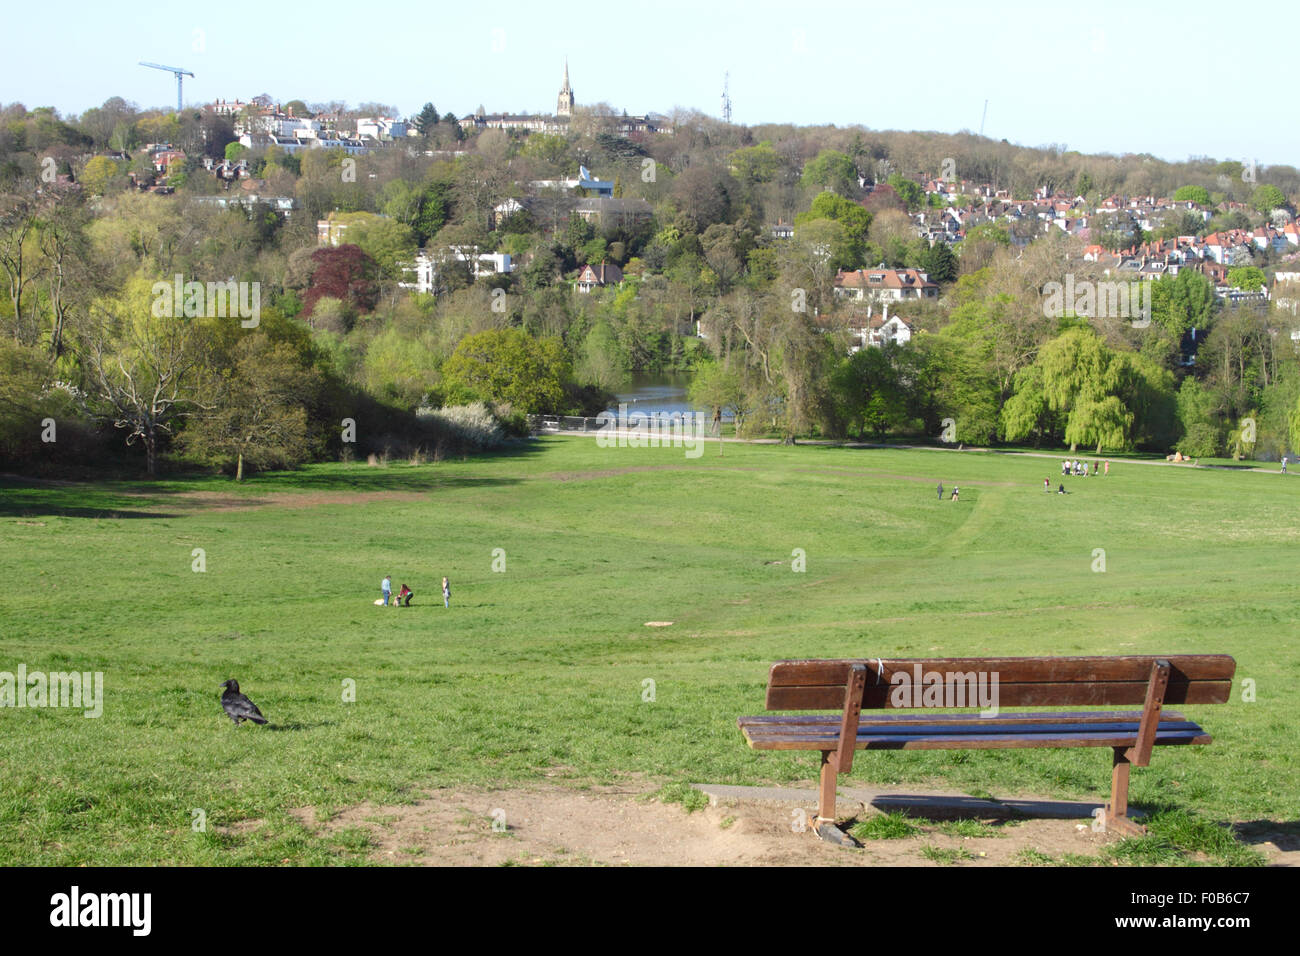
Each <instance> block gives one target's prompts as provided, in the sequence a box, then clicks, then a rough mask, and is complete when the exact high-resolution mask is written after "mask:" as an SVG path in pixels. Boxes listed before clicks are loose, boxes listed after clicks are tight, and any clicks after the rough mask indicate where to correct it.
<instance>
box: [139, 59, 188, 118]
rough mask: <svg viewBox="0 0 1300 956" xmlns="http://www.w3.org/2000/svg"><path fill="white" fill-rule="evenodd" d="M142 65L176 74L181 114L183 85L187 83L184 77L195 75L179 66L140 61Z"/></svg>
mask: <svg viewBox="0 0 1300 956" xmlns="http://www.w3.org/2000/svg"><path fill="white" fill-rule="evenodd" d="M140 65H141V66H147V67H149V68H150V69H151V70H166V71H167V72H168V73H175V74H176V112H177V113H179V112H180V111H181V84H183V83H184V82H185V81H184V80H183V79H182V77H186V76H193V75H194V74H193V73H191V72H190V71H189V70H182V69H181V68H180V67H179V66H163V65H162V64H161V63H146V62H144V60H141V61H140Z"/></svg>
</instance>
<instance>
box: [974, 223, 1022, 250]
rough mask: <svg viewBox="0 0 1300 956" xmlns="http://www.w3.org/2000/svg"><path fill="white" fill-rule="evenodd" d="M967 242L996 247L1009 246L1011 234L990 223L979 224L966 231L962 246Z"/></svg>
mask: <svg viewBox="0 0 1300 956" xmlns="http://www.w3.org/2000/svg"><path fill="white" fill-rule="evenodd" d="M969 242H991V243H993V244H994V245H998V246H1009V245H1011V233H1009V232H1007V230H1006V229H1004V228H1002V227H1001V226H999V225H997V224H996V223H992V222H981V223H979V224H978V225H975V226H971V227H970V228H969V229H967V230H966V238H965V240H964V241H963V244H965V243H969Z"/></svg>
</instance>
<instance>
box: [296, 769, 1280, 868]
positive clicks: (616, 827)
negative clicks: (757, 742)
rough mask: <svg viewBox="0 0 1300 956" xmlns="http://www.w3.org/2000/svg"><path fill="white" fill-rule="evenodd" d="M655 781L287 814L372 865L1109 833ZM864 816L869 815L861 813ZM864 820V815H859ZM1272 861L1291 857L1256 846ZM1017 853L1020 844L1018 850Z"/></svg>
mask: <svg viewBox="0 0 1300 956" xmlns="http://www.w3.org/2000/svg"><path fill="white" fill-rule="evenodd" d="M654 792H655V788H654V787H653V786H652V785H649V784H642V783H639V782H637V783H630V784H628V785H626V786H624V787H593V788H590V789H586V790H579V789H574V788H572V787H567V786H560V785H553V784H548V785H538V786H536V787H526V788H512V789H504V790H475V789H462V788H447V789H440V790H435V791H433V792H432V793H430V794H429V795H428V796H427V797H426V798H425V799H422V800H420V801H419V802H417V803H415V804H412V805H407V806H391V807H384V806H377V805H374V804H369V803H367V804H362V805H359V806H356V807H352V808H349V809H347V810H344V811H343V812H341V813H338V814H336V815H335V816H333V817H332V818H331V819H330V820H329V821H328V822H327V823H320V822H318V821H317V820H316V817H315V813H314V810H313V809H312V808H302V809H298V810H294V811H291V812H292V813H293V815H294V816H295V817H296V818H297V819H298V820H299V821H301V822H302V823H303V825H304V826H305V827H307V829H309V830H311V831H312V832H314V833H316V834H317V835H319V836H322V837H329V836H331V835H334V834H337V833H339V831H342V830H345V829H346V830H351V831H355V830H357V829H358V828H360V829H364V830H365V831H366V833H367V834H368V836H369V840H370V846H371V860H372V861H373V862H375V863H388V864H404V865H423V866H449V865H450V866H455V865H464V866H495V865H515V864H522V865H533V866H539V865H570V866H572V865H599V866H718V865H724V866H725V865H731V866H944V865H954V866H1008V865H1013V866H1014V865H1021V864H1023V863H1025V862H1026V857H1027V855H1030V856H1031V855H1032V854H1031V853H1029V851H1037V852H1038V853H1044V854H1048V855H1049V856H1051V857H1052V858H1054V859H1059V858H1060V857H1061V856H1063V855H1064V854H1067V853H1069V854H1078V855H1081V856H1089V857H1095V856H1096V855H1097V853H1098V852H1099V851H1100V849H1101V848H1102V847H1103V846H1105V845H1106V844H1107V843H1110V842H1113V841H1115V840H1116V839H1118V837H1116V836H1115V835H1113V834H1106V833H1096V832H1093V831H1092V829H1091V827H1090V826H1088V825H1087V824H1086V823H1081V822H1080V821H1078V820H1039V819H1031V820H1007V819H1005V818H1002V819H990V820H988V821H985V822H986V823H988V824H989V826H988V827H986V828H984V829H983V831H982V833H983V835H980V836H968V837H963V836H957V835H951V834H946V833H942V832H939V831H938V830H937V829H935V828H927V829H926V830H925V831H923V832H922V833H921V834H919V835H916V836H911V837H906V838H903V839H895V840H871V841H868V843H867V845H866V846H865V847H864V848H863V849H860V850H858V849H846V848H840V847H836V846H832V845H830V844H827V843H823V842H821V841H820V840H818V839H817V838H816V837H815V836H814V835H813V834H812V833H811V832H810V831H806V830H805V831H804V832H795V830H794V826H795V825H796V824H797V820H798V817H797V816H796V812H795V811H793V810H791V808H789V807H787V806H780V805H766V804H744V805H739V806H714V807H705V808H703V809H700V810H697V811H695V812H688V811H687V810H686V809H684V808H683V807H682V806H681V805H679V804H664V803H660V802H658V801H657V800H655V799H653V798H651V794H652V793H654ZM867 812H868V813H871V812H872V811H867ZM864 818H865V815H864ZM1259 848H1260V849H1261V850H1263V851H1264V852H1265V853H1266V854H1267V855H1268V857H1269V862H1270V863H1273V864H1275V865H1276V864H1282V865H1287V863H1290V864H1292V865H1294V864H1295V863H1296V862H1297V861H1296V860H1294V859H1290V860H1287V859H1284V857H1294V856H1296V855H1297V854H1286V853H1280V852H1279V851H1278V849H1277V848H1276V847H1270V846H1268V845H1262V846H1260V847H1259ZM1022 851H1025V852H1022Z"/></svg>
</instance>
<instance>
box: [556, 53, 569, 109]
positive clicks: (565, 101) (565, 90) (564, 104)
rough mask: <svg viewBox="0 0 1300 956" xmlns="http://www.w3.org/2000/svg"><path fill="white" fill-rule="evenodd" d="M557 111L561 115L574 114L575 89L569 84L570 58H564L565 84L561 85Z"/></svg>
mask: <svg viewBox="0 0 1300 956" xmlns="http://www.w3.org/2000/svg"><path fill="white" fill-rule="evenodd" d="M555 112H556V113H557V114H558V115H560V116H572V115H573V89H572V88H571V87H570V86H569V58H568V57H567V56H566V57H565V58H564V86H562V87H560V96H559V99H558V101H557V105H556V109H555Z"/></svg>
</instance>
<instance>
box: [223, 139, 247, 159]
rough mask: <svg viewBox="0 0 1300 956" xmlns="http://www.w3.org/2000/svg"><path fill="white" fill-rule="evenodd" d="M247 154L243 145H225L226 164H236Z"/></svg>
mask: <svg viewBox="0 0 1300 956" xmlns="http://www.w3.org/2000/svg"><path fill="white" fill-rule="evenodd" d="M247 152H248V147H247V146H245V145H244V144H243V143H227V144H226V162H228V163H237V162H239V160H240V159H241V158H242V157H243V156H244V154H245V153H247Z"/></svg>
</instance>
